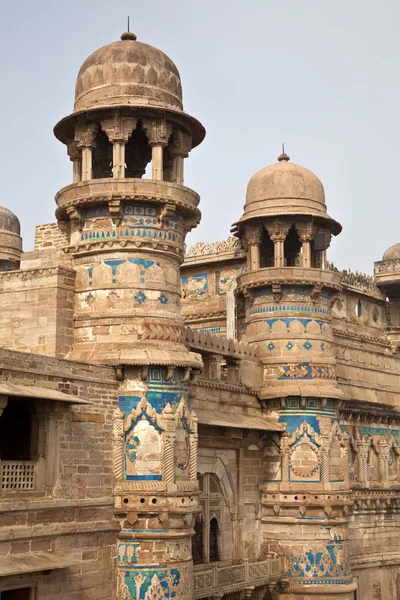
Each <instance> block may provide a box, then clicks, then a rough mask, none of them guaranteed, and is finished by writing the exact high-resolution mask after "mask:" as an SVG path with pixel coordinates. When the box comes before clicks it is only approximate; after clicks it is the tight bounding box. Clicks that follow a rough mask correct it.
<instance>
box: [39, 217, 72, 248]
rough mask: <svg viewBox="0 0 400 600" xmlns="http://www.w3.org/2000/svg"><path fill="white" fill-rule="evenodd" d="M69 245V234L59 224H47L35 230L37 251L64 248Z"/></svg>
mask: <svg viewBox="0 0 400 600" xmlns="http://www.w3.org/2000/svg"><path fill="white" fill-rule="evenodd" d="M68 245H69V233H68V232H67V231H64V230H62V229H60V227H59V225H58V223H46V224H45V225H37V227H36V228H35V250H45V249H49V248H64V247H66V246H68Z"/></svg>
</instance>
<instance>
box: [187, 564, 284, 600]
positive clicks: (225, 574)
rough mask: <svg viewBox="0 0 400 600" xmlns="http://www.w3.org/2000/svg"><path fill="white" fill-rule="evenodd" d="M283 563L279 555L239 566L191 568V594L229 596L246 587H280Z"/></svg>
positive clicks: (197, 595) (204, 565)
mask: <svg viewBox="0 0 400 600" xmlns="http://www.w3.org/2000/svg"><path fill="white" fill-rule="evenodd" d="M284 577H285V573H284V560H283V557H282V556H277V557H275V556H269V557H268V558H267V559H266V560H263V561H260V562H252V563H249V562H248V561H245V562H244V563H243V564H240V565H223V564H221V563H214V564H202V565H195V567H194V595H193V597H194V598H195V599H197V598H208V597H209V596H213V595H221V596H223V595H224V594H231V593H233V592H237V591H240V590H244V589H246V588H247V587H248V588H255V587H262V586H264V585H270V584H277V583H280V582H282V584H284Z"/></svg>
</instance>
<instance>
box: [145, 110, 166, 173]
mask: <svg viewBox="0 0 400 600" xmlns="http://www.w3.org/2000/svg"><path fill="white" fill-rule="evenodd" d="M142 124H143V129H144V131H145V133H146V135H147V138H148V140H149V144H150V146H151V160H152V175H151V176H152V179H155V180H156V181H162V180H163V149H164V148H165V146H166V145H167V144H168V140H169V137H170V135H171V132H172V127H171V126H170V125H167V122H166V120H165V119H143V123H142Z"/></svg>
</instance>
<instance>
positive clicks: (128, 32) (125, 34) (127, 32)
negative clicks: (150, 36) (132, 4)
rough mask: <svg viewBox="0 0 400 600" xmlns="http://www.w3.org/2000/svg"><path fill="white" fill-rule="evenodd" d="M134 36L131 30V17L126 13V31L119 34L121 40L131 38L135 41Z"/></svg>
mask: <svg viewBox="0 0 400 600" xmlns="http://www.w3.org/2000/svg"><path fill="white" fill-rule="evenodd" d="M136 39H137V38H136V34H135V33H132V32H131V18H130V16H129V15H128V31H126V32H125V33H123V34H122V35H121V40H133V41H135V40H136Z"/></svg>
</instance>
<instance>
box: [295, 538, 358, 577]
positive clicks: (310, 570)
mask: <svg viewBox="0 0 400 600" xmlns="http://www.w3.org/2000/svg"><path fill="white" fill-rule="evenodd" d="M327 529H328V531H329V533H330V535H331V540H330V541H329V542H328V543H326V545H324V546H321V547H319V548H318V549H315V548H313V549H311V548H310V549H309V550H306V551H300V552H298V553H295V552H292V554H291V556H290V564H289V571H288V576H289V577H290V578H296V583H298V584H302V585H321V584H324V585H330V584H336V585H338V584H346V583H350V582H351V581H352V575H351V571H350V559H349V547H348V541H347V540H343V539H342V538H341V535H340V533H339V532H340V531H341V530H336V531H335V530H333V529H332V530H331V529H330V528H327Z"/></svg>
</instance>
